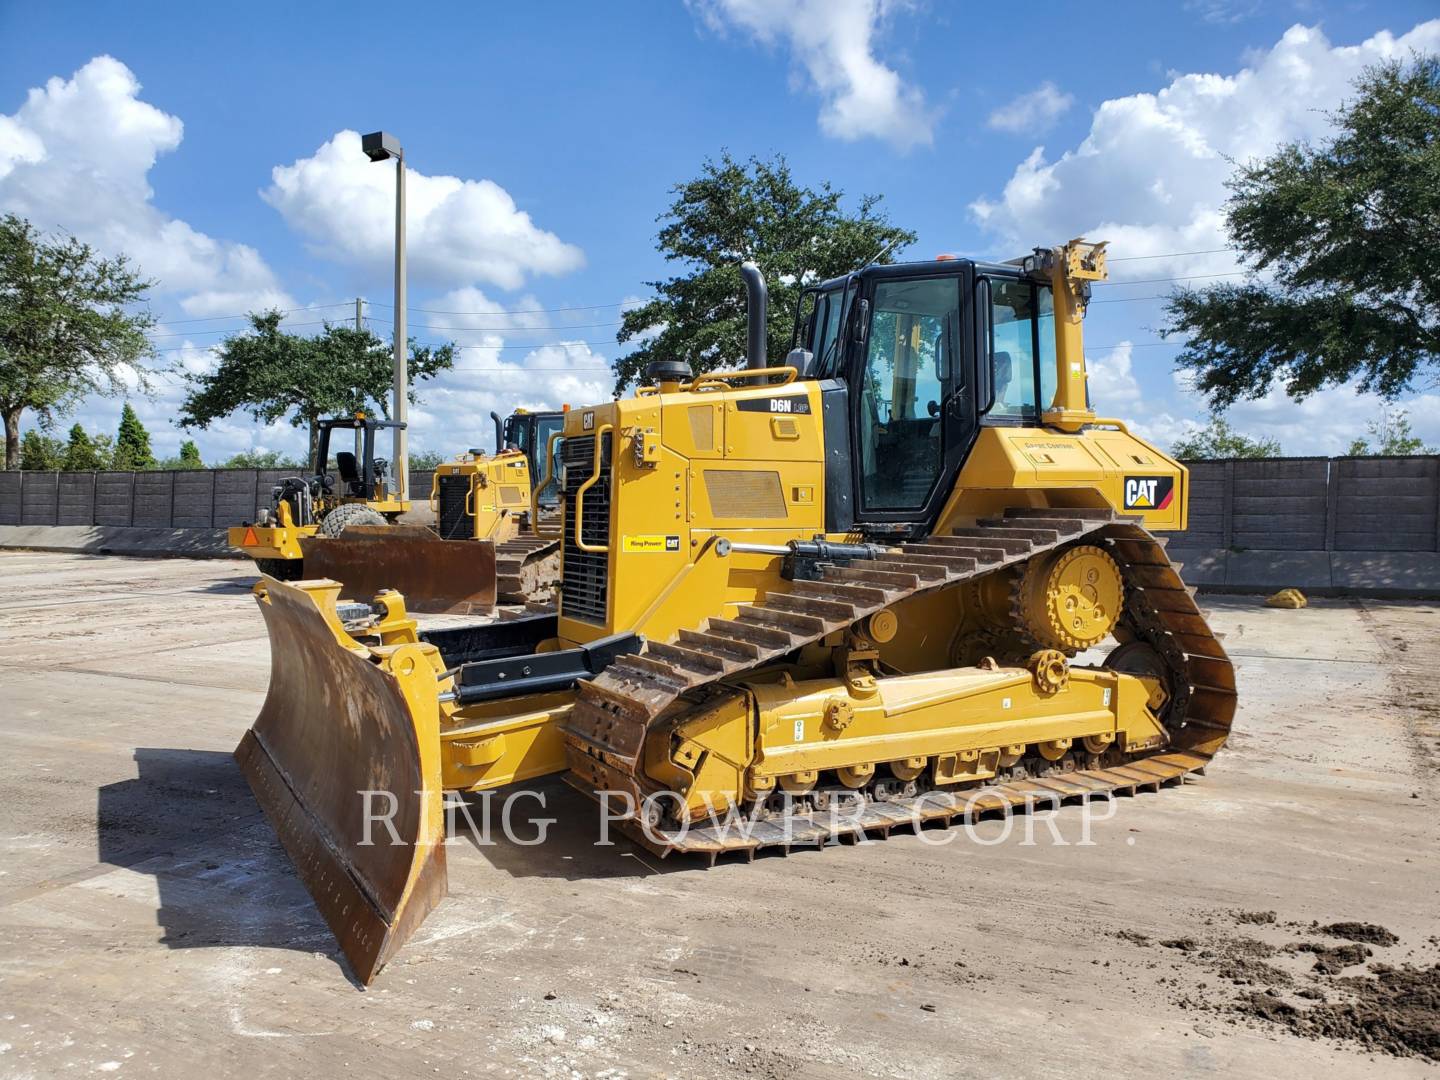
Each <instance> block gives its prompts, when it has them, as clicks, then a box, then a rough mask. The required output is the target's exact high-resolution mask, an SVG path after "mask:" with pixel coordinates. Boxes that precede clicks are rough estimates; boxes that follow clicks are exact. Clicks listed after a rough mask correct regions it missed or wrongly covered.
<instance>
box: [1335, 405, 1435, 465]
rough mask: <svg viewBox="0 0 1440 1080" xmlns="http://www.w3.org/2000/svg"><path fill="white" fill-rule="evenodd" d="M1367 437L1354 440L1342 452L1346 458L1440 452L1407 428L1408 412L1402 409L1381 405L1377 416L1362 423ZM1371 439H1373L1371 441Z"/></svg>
mask: <svg viewBox="0 0 1440 1080" xmlns="http://www.w3.org/2000/svg"><path fill="white" fill-rule="evenodd" d="M1365 428H1366V430H1368V431H1369V432H1370V438H1369V439H1356V440H1355V441H1354V442H1352V443H1351V444H1350V449H1349V450H1347V451H1345V453H1346V454H1347V455H1348V456H1349V457H1412V456H1414V455H1416V454H1434V453H1440V451H1437V450H1436V449H1435V448H1434V447H1433V446H1426V445H1425V440H1424V439H1422V438H1420V436H1418V435H1416V434H1415V433H1414V432H1413V431H1411V430H1410V414H1409V412H1408V411H1407V410H1405V409H1390V408H1388V407H1387V408H1382V409H1381V410H1380V416H1379V417H1378V418H1377V419H1374V420H1371V421H1370V422H1369V423H1367V424H1366V425H1365ZM1371 440H1374V441H1373V442H1372V441H1371Z"/></svg>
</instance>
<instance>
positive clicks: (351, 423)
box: [310, 413, 405, 500]
mask: <svg viewBox="0 0 1440 1080" xmlns="http://www.w3.org/2000/svg"><path fill="white" fill-rule="evenodd" d="M404 426H405V425H404V424H403V423H399V422H397V421H394V420H377V419H375V418H373V417H369V416H366V415H364V414H363V413H357V414H356V415H355V416H339V417H335V418H333V419H329V420H321V421H320V422H319V423H318V424H317V425H316V429H315V431H316V438H315V457H314V459H313V460H312V461H311V463H310V471H311V474H312V475H313V477H314V479H313V480H312V481H311V486H312V489H314V493H315V496H316V497H317V498H318V497H320V496H321V495H326V496H332V497H336V498H341V499H367V500H369V499H379V500H386V499H392V498H395V497H397V493H396V492H395V491H394V490H393V489H394V482H393V477H392V476H391V473H390V462H389V461H388V460H386V459H385V458H378V457H376V456H375V434H376V432H377V431H380V430H382V429H388V430H394V429H395V428H403V427H404ZM336 431H354V432H359V433H361V435H362V437H361V438H360V439H358V440H356V441H357V442H359V444H360V455H359V456H358V457H357V456H356V454H355V453H354V451H353V450H336V451H335V474H331V473H330V472H329V470H328V466H329V463H330V436H331V434H332V433H334V432H336ZM337 481H338V482H337Z"/></svg>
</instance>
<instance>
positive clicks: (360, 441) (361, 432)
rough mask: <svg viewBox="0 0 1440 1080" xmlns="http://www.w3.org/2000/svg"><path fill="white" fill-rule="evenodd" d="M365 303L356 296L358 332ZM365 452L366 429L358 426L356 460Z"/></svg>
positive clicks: (360, 328) (363, 317)
mask: <svg viewBox="0 0 1440 1080" xmlns="http://www.w3.org/2000/svg"><path fill="white" fill-rule="evenodd" d="M364 303H365V301H363V300H361V299H360V297H358V296H357V297H356V298H355V332H356V333H359V332H360V331H362V330H364V329H365V309H364ZM364 454H365V429H364V428H358V427H357V428H356V429H355V460H356V462H363V461H364V460H365V457H364ZM362 467H363V466H362Z"/></svg>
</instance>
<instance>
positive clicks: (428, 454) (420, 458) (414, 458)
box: [410, 450, 540, 480]
mask: <svg viewBox="0 0 1440 1080" xmlns="http://www.w3.org/2000/svg"><path fill="white" fill-rule="evenodd" d="M448 460H449V459H448V458H447V457H446V456H445V455H444V454H442V453H440V451H439V450H412V451H411V452H410V468H412V469H415V470H418V471H419V472H425V471H426V470H427V469H434V468H435V467H437V466H438V465H440V464H441V463H442V462H445V461H448ZM534 479H536V480H539V479H540V478H539V477H538V476H537V477H535V478H534Z"/></svg>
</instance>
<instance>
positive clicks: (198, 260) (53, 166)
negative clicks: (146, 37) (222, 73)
mask: <svg viewBox="0 0 1440 1080" xmlns="http://www.w3.org/2000/svg"><path fill="white" fill-rule="evenodd" d="M139 95H140V82H139V80H138V79H136V77H135V75H134V73H133V72H132V71H131V70H130V69H129V68H128V67H126V66H125V65H124V64H122V63H121V62H120V61H118V60H116V59H114V58H113V57H109V56H98V57H96V58H95V59H93V60H91V61H90V62H89V63H87V64H86V65H85V66H84V67H82V68H80V69H79V70H78V71H76V72H75V73H74V75H72V76H71V77H70V78H69V79H61V78H52V79H50V80H49V81H47V82H46V84H45V85H44V86H43V87H37V88H34V89H32V90H31V91H30V92H29V93H28V94H27V95H26V98H25V102H24V104H23V105H21V106H20V108H19V109H18V110H17V111H16V112H15V113H13V114H11V115H9V116H4V115H0V209H4V210H8V211H11V212H13V213H16V214H19V215H20V216H22V217H25V218H28V219H29V220H30V221H31V222H32V223H34V224H35V225H36V226H37V227H39V228H41V229H45V230H52V229H62V230H64V231H66V232H69V233H72V234H74V235H75V236H77V237H79V238H80V239H82V240H84V241H86V242H88V243H91V244H93V245H94V246H95V247H97V248H98V249H100V250H101V251H103V252H104V253H106V254H110V255H113V254H116V253H119V252H124V253H125V254H127V255H129V256H131V257H132V258H133V259H134V260H135V262H136V264H137V265H138V266H139V268H140V269H141V271H143V272H144V273H145V274H146V275H147V276H149V277H152V278H155V279H156V280H157V281H158V286H157V288H158V289H159V290H161V291H166V292H174V293H179V294H181V295H182V299H181V307H182V308H184V310H185V311H186V312H187V313H189V314H192V315H209V314H215V313H218V312H221V311H227V312H228V311H235V310H239V309H242V308H248V307H263V306H277V307H289V306H291V305H292V303H293V302H292V301H291V299H290V298H289V297H288V296H287V295H286V294H285V292H284V291H283V290H282V289H281V288H280V286H279V283H278V282H277V280H276V278H275V275H274V273H273V272H272V271H271V270H270V268H269V266H267V265H266V263H265V260H264V259H262V258H261V257H260V255H259V253H258V252H256V251H255V249H254V248H252V247H249V246H247V245H245V244H237V243H233V242H230V241H224V240H217V239H215V238H213V237H211V236H207V235H206V234H205V233H202V232H199V231H198V230H196V229H194V228H192V227H191V226H190V225H188V224H186V223H185V222H184V221H181V220H179V219H178V218H175V217H172V216H170V215H169V214H166V213H165V212H163V211H162V210H160V209H158V208H157V207H156V206H155V205H154V204H153V202H152V201H151V200H152V198H153V196H154V192H153V191H152V189H151V187H150V181H149V172H150V169H151V168H152V167H153V166H154V165H155V162H156V159H157V158H158V157H159V156H160V155H161V154H166V153H169V152H171V151H173V150H175V148H176V147H178V146H179V145H180V141H181V138H182V137H183V134H184V125H183V124H182V123H181V122H180V119H179V118H178V117H175V116H171V115H169V114H168V113H165V112H164V111H162V110H160V109H158V108H156V107H155V106H154V105H151V104H149V103H148V102H145V101H142V100H141V99H140V96H139Z"/></svg>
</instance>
